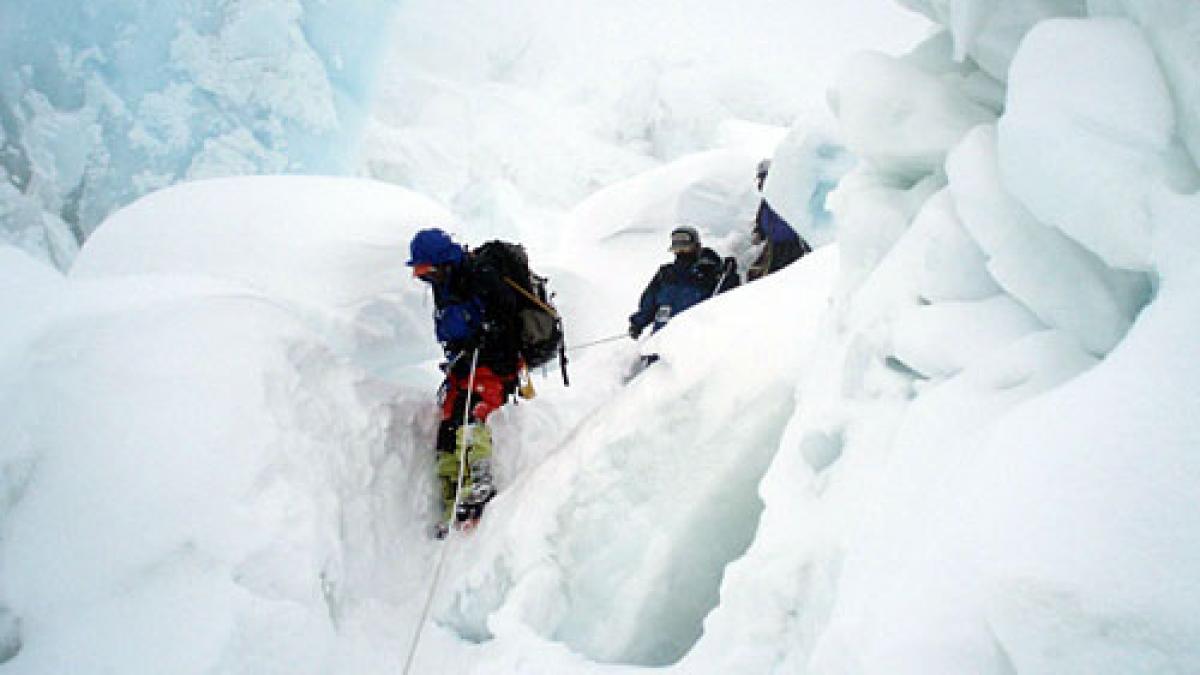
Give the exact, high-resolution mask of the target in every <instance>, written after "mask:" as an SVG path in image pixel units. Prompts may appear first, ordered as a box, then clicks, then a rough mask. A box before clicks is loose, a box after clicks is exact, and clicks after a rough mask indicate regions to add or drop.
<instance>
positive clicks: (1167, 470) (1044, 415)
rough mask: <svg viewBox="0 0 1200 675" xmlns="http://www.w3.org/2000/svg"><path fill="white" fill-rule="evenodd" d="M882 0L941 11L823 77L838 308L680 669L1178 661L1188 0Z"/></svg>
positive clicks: (1186, 630) (1186, 384) (1192, 198)
mask: <svg viewBox="0 0 1200 675" xmlns="http://www.w3.org/2000/svg"><path fill="white" fill-rule="evenodd" d="M903 4H906V5H909V6H912V7H915V8H918V9H920V10H921V11H923V12H924V13H925V14H926V15H928V16H930V17H931V18H934V19H935V20H937V21H939V22H940V23H942V24H943V25H944V26H945V28H946V31H945V32H944V33H942V34H940V35H936V36H933V37H931V38H930V39H929V40H928V41H927V42H926V43H925V44H924V45H922V46H919V47H918V48H916V49H915V50H913V52H912V53H911V54H909V55H907V56H906V57H903V58H899V59H895V58H890V57H885V56H882V55H879V54H867V55H863V56H860V57H857V58H855V59H853V60H851V61H849V62H848V63H847V64H846V66H845V67H844V69H843V70H842V72H841V74H840V75H839V77H838V79H837V82H836V84H835V86H834V88H833V90H832V91H831V96H830V99H831V104H832V105H833V107H834V109H835V111H836V112H837V114H838V117H839V121H840V124H841V132H842V134H843V135H844V137H845V138H846V141H847V144H848V146H849V147H850V148H851V149H852V150H853V151H854V152H855V153H856V154H857V155H858V156H859V157H861V158H862V160H863V161H862V162H861V163H860V164H859V166H858V167H857V168H855V169H854V170H853V171H852V172H851V173H850V174H848V175H847V176H846V177H845V178H844V179H843V180H842V181H841V183H840V186H839V187H838V189H837V190H836V191H835V192H834V194H833V195H831V197H830V204H831V207H832V210H833V212H834V214H835V223H836V225H837V228H838V230H837V242H838V244H839V248H840V255H841V262H842V270H841V278H840V281H839V287H838V290H837V293H836V300H835V306H834V307H833V308H832V310H831V312H830V314H829V315H828V317H827V324H826V326H825V327H824V328H823V337H822V338H821V339H820V340H819V341H818V347H817V348H816V350H815V351H814V352H813V353H812V354H811V355H810V357H809V359H808V360H807V361H806V363H807V364H808V368H807V373H806V375H805V377H804V378H803V380H802V381H801V383H800V385H799V386H798V388H797V390H796V396H797V413H796V415H795V416H794V418H793V419H792V421H791V424H790V426H789V428H788V430H787V431H786V432H785V434H784V438H783V442H782V444H781V447H780V450H779V453H778V454H777V455H776V457H775V461H774V464H773V465H772V467H771V469H770V470H769V471H768V473H767V476H766V478H765V479H764V481H763V484H762V488H761V490H762V493H763V496H764V500H765V502H766V510H765V511H764V513H763V516H762V521H761V526H760V529H759V533H758V536H757V538H756V540H755V542H754V543H753V544H752V545H751V547H750V549H749V551H748V553H747V555H746V556H745V557H744V558H743V559H742V560H739V561H737V562H736V563H734V564H733V565H731V566H730V568H729V570H728V572H727V574H726V579H725V583H724V585H723V588H722V604H721V605H720V606H719V607H718V608H717V609H716V610H715V611H714V612H713V614H712V615H711V616H710V617H709V619H708V620H707V622H706V625H705V635H704V637H703V638H702V639H701V640H700V642H699V643H698V645H697V647H696V648H695V649H694V650H693V651H692V652H691V653H690V654H689V655H688V656H687V657H686V658H685V659H684V660H683V661H682V662H681V663H680V664H679V667H678V670H679V672H687V673H706V672H714V673H716V672H728V671H729V670H731V669H735V668H736V669H739V670H741V671H743V672H817V673H860V672H867V673H875V672H889V673H928V672H972V673H997V674H1001V673H1004V674H1008V673H1013V672H1089V673H1130V672H1137V673H1143V672H1144V673H1154V672H1189V671H1191V670H1195V669H1196V668H1197V667H1200V652H1198V651H1197V650H1196V648H1195V644H1196V639H1197V636H1200V623H1197V621H1196V620H1195V618H1194V616H1193V615H1192V614H1191V613H1190V612H1189V610H1188V607H1189V606H1190V605H1194V604H1195V603H1196V602H1197V596H1196V592H1195V589H1196V585H1195V567H1196V562H1195V561H1196V559H1197V558H1198V557H1200V528H1197V526H1196V524H1195V522H1194V521H1193V522H1186V520H1185V519H1182V518H1179V517H1177V516H1175V515H1172V514H1174V513H1176V512H1178V510H1180V509H1185V508H1186V507H1185V506H1184V504H1186V503H1188V502H1189V501H1194V500H1196V499H1197V498H1200V494H1198V493H1197V487H1196V486H1197V484H1198V483H1197V477H1198V476H1200V463H1198V461H1197V459H1196V456H1195V452H1194V448H1195V442H1196V440H1195V439H1196V438H1200V428H1198V427H1197V424H1196V422H1195V421H1194V420H1191V419H1188V417H1189V415H1186V414H1180V413H1181V411H1182V410H1185V409H1194V408H1195V406H1196V405H1197V400H1196V395H1195V388H1194V386H1193V384H1192V381H1193V380H1194V377H1195V376H1194V371H1195V369H1196V364H1195V359H1194V358H1193V357H1192V355H1191V352H1190V350H1189V348H1188V347H1187V346H1186V345H1187V343H1188V340H1189V338H1187V337H1186V335H1187V334H1188V333H1189V332H1190V329H1184V328H1183V326H1184V325H1186V324H1188V323H1194V322H1192V321H1190V320H1189V319H1188V318H1187V317H1188V316H1194V312H1193V311H1192V310H1191V309H1190V308H1189V307H1191V306H1194V303H1195V302H1196V297H1197V290H1196V289H1197V287H1196V286H1195V284H1194V283H1193V282H1194V279H1195V275H1194V273H1193V272H1190V271H1188V270H1187V269H1185V268H1187V267H1194V265H1195V264H1196V262H1197V261H1200V257H1198V256H1200V249H1198V248H1197V247H1196V246H1195V243H1196V242H1195V236H1194V231H1195V227H1194V224H1195V223H1196V222H1200V204H1198V202H1197V200H1196V190H1197V188H1198V187H1200V184H1198V183H1197V181H1196V179H1195V178H1196V165H1197V161H1196V160H1197V155H1196V153H1195V151H1194V147H1195V143H1194V140H1195V139H1194V129H1195V124H1196V120H1197V119H1200V107H1198V106H1197V105H1196V103H1195V84H1194V83H1195V82H1196V74H1197V73H1198V72H1200V69H1198V65H1197V60H1196V58H1195V41H1194V39H1192V40H1191V41H1188V40H1187V39H1186V38H1185V37H1184V36H1185V35H1188V34H1190V35H1193V36H1194V35H1195V29H1194V27H1195V26H1196V22H1197V21H1198V20H1200V8H1197V6H1196V5H1195V4H1194V3H1189V2H1183V1H1178V2H1160V3H1135V2H1130V3H1123V2H1093V3H1081V2H1013V3H1008V2H983V1H980V2H970V1H966V0H963V1H955V0H950V1H949V2H904V3H903ZM1187 223H1190V225H1188V224H1187ZM1184 260H1187V261H1190V262H1189V263H1182V261H1184ZM1181 263H1182V264H1181ZM801 264H803V261H802V262H801ZM1151 382H1153V383H1154V384H1150V383H1151Z"/></svg>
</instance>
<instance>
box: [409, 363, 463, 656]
mask: <svg viewBox="0 0 1200 675" xmlns="http://www.w3.org/2000/svg"><path fill="white" fill-rule="evenodd" d="M459 356H462V354H461V353H460V354H459ZM457 360H458V359H457V358H456V359H455V361H457ZM478 364H479V348H478V347H477V348H475V351H474V353H473V354H472V355H471V375H470V377H468V378H467V399H466V404H467V405H466V409H465V410H463V444H462V445H463V448H462V456H461V457H460V458H459V461H458V485H457V486H455V488H454V508H453V509H452V510H451V511H450V517H449V518H448V519H447V520H448V522H447V523H446V538H445V539H444V540H443V541H442V550H441V551H440V552H439V553H438V561H437V565H436V566H434V569H433V581H432V582H431V583H430V584H429V595H428V596H427V597H426V598H425V608H424V609H422V610H421V616H420V618H418V619H417V630H416V633H414V634H413V639H412V645H411V646H409V648H408V658H407V659H405V661H404V671H403V672H404V675H408V674H409V672H410V671H411V670H412V664H413V657H415V656H416V655H417V646H418V645H420V644H421V632H422V631H424V629H425V622H426V621H427V620H428V619H429V609H430V607H432V606H433V597H434V596H435V595H437V587H438V582H439V581H440V580H441V578H442V568H443V567H444V566H445V563H446V551H447V550H448V549H449V548H450V546H449V543H450V530H452V529H454V518H455V517H456V516H457V515H458V506H459V503H460V499H461V498H462V484H463V471H464V470H465V468H466V463H467V449H468V448H469V447H470V443H471V431H472V429H471V425H470V424H469V421H470V419H471V393H472V392H473V391H475V367H476V366H477V365H478Z"/></svg>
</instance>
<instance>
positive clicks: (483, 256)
mask: <svg viewBox="0 0 1200 675" xmlns="http://www.w3.org/2000/svg"><path fill="white" fill-rule="evenodd" d="M471 256H472V257H473V258H474V259H475V261H476V262H477V263H478V264H480V265H481V266H487V267H491V268H492V269H494V270H496V272H498V273H499V275H500V278H501V280H502V281H503V282H504V283H505V285H507V286H508V287H509V288H510V289H511V290H512V292H513V295H514V296H515V297H516V298H517V307H518V308H519V309H518V310H517V321H516V328H517V329H518V330H519V331H520V336H519V340H518V343H519V344H520V351H521V356H522V358H524V359H525V365H526V366H528V367H529V368H537V367H538V366H542V365H545V364H547V363H549V362H550V361H552V360H554V358H555V357H558V359H559V363H560V364H561V366H562V373H563V382H564V383H566V384H569V383H570V382H569V379H568V377H567V354H566V350H565V348H564V346H563V325H562V315H560V314H559V313H558V310H557V309H555V307H554V303H553V297H554V295H553V294H552V293H550V292H549V290H548V289H547V281H548V279H546V277H543V276H538V275H537V274H534V273H533V271H532V270H530V269H529V255H528V254H527V253H525V247H524V246H522V245H520V244H510V243H508V242H505V241H499V240H494V241H489V242H487V243H486V244H484V245H482V246H480V247H479V248H477V249H475V250H474V251H472V252H471Z"/></svg>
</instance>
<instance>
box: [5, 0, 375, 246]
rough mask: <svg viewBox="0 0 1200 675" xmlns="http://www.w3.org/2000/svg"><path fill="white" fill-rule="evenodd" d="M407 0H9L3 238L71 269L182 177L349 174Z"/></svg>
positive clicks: (6, 43)
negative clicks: (128, 213) (142, 201)
mask: <svg viewBox="0 0 1200 675" xmlns="http://www.w3.org/2000/svg"><path fill="white" fill-rule="evenodd" d="M394 5H395V2H394V1H393V0H355V1H353V2H339V3H336V4H333V3H327V2H322V1H320V0H259V1H257V2H243V1H240V0H200V1H198V2H192V3H144V2H137V1H135V0H90V1H84V0H78V1H68V2H8V3H4V5H3V6H0V128H2V129H3V132H0V237H3V238H4V240H6V241H9V242H12V243H14V244H16V245H18V246H20V247H22V248H24V249H25V250H27V251H30V252H32V253H34V254H36V255H38V256H39V257H42V258H45V259H48V260H49V261H51V262H53V263H54V264H56V265H57V266H59V267H60V268H64V269H65V267H66V266H67V265H68V264H69V262H70V260H71V258H73V256H74V253H75V250H76V249H77V246H78V243H80V242H82V241H83V239H84V238H86V237H87V236H88V235H89V234H90V232H91V231H92V229H93V228H94V227H95V226H96V225H97V224H99V222H100V221H101V220H102V219H103V218H104V217H105V216H106V215H108V214H109V213H110V212H111V211H113V210H114V209H115V208H117V207H119V206H121V205H124V204H127V203H129V202H131V201H133V200H134V199H135V198H136V197H138V196H140V195H143V194H146V193H147V192H150V191H152V190H155V189H157V188H161V187H165V186H168V185H171V184H174V183H177V182H179V181H182V180H188V179H193V178H203V177H212V176H225V175H235V174H257V173H284V172H288V173H293V172H300V173H333V174H336V173H345V172H346V171H347V170H348V168H349V167H350V166H351V163H350V161H351V160H350V157H349V153H350V151H351V149H352V148H353V147H354V144H355V139H356V138H357V136H358V133H359V130H360V128H361V126H362V123H363V120H364V110H365V106H366V104H367V103H368V101H369V98H370V88H371V82H372V81H373V79H374V74H375V66H376V63H377V61H378V54H379V52H380V51H381V46H382V42H383V40H384V39H385V38H386V37H387V35H388V29H389V26H390V24H389V17H390V16H391V13H392V11H393V9H394Z"/></svg>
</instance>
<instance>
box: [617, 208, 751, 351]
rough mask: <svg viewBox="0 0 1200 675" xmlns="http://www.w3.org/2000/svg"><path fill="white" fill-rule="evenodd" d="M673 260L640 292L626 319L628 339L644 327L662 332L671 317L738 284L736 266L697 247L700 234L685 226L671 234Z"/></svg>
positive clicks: (636, 335)
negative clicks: (634, 307)
mask: <svg viewBox="0 0 1200 675" xmlns="http://www.w3.org/2000/svg"><path fill="white" fill-rule="evenodd" d="M671 252H672V253H674V254H675V260H674V261H673V262H670V263H667V264H666V265H663V266H662V267H659V268H658V272H657V273H655V275H654V278H653V279H651V280H650V284H649V285H647V286H646V290H645V291H643V292H642V297H641V301H640V302H639V303H638V311H636V312H634V313H633V314H632V315H631V316H630V317H629V335H630V337H633V338H634V339H636V338H637V337H638V336H640V335H641V334H642V331H643V330H645V329H646V327H647V326H650V325H652V324H653V326H654V328H653V330H658V329H659V328H662V327H663V326H664V325H665V324H666V323H667V322H668V321H670V320H671V318H672V317H673V316H675V315H676V314H679V313H680V312H682V311H684V310H686V309H688V308H689V307H692V306H693V305H696V304H698V303H700V302H702V301H704V300H707V299H708V298H711V297H712V296H714V295H716V294H717V293H723V292H725V291H727V290H729V289H731V288H734V287H736V286H737V285H738V284H740V283H741V279H740V278H739V277H738V272H737V262H736V261H735V260H734V259H733V258H726V259H725V260H724V261H722V260H721V258H720V256H718V255H717V254H716V252H714V251H713V250H712V249H711V248H706V247H704V246H701V244H700V233H699V232H697V231H696V228H694V227H688V226H686V225H683V226H680V227H677V228H675V229H674V230H673V231H672V232H671Z"/></svg>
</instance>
